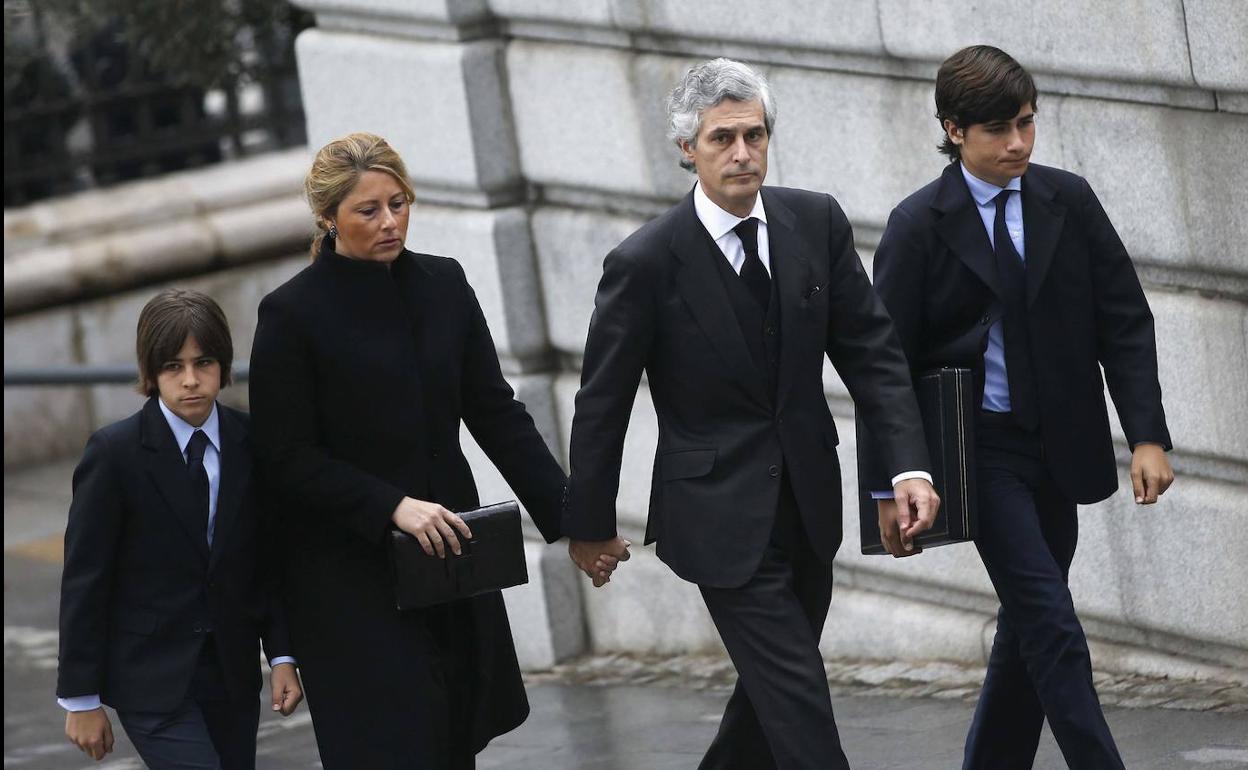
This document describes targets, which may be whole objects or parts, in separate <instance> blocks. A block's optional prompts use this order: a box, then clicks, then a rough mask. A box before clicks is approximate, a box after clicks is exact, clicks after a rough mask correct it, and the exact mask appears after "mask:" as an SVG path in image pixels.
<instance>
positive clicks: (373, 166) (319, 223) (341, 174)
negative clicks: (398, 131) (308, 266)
mask: <svg viewBox="0 0 1248 770" xmlns="http://www.w3.org/2000/svg"><path fill="white" fill-rule="evenodd" d="M365 171H381V172H383V173H386V174H389V175H390V176H392V177H394V180H395V181H396V182H398V183H399V187H401V188H403V192H404V194H406V195H407V202H408V203H411V202H413V201H414V200H416V193H415V192H414V191H413V190H412V185H411V183H409V182H408V181H407V166H405V165H403V159H402V158H400V157H399V154H398V153H397V152H395V151H394V148H393V147H391V146H390V145H389V143H387V142H386V140H385V139H382V138H381V137H380V136H377V135H376V134H369V133H364V132H362V131H361V132H357V133H354V134H347V135H346V136H344V137H342V138H341V139H335V140H334V141H332V142H330V143H329V144H327V145H325V146H324V147H322V148H321V149H320V150H319V151H318V152H317V153H316V158H315V159H314V160H313V161H312V168H311V169H310V170H309V171H308V176H307V178H306V179H304V181H303V193H304V196H305V197H306V198H307V199H308V205H309V206H311V207H312V213H313V214H315V215H316V227H317V233H316V237H315V238H313V239H312V257H313V258H315V257H316V255H317V253H318V252H319V251H320V249H321V241H323V240H325V235H326V234H327V233H328V232H329V217H330V216H332V215H333V214H334V213H335V212H336V211H338V205H339V204H340V203H342V201H343V199H344V198H346V197H347V196H348V195H350V194H351V191H352V190H354V189H355V185H356V183H358V182H359V181H360V176H361V175H362V174H363V173H364V172H365Z"/></svg>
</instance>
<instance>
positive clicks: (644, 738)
mask: <svg viewBox="0 0 1248 770" xmlns="http://www.w3.org/2000/svg"><path fill="white" fill-rule="evenodd" d="M70 470H72V464H57V465H51V466H44V467H42V468H36V469H32V470H30V471H24V472H22V473H11V474H6V476H5V502H4V509H5V510H4V517H5V533H4V545H5V551H4V767H5V768H10V767H12V768H30V770H53V769H55V770H77V768H88V767H92V768H99V769H101V770H103V769H107V770H123V768H124V769H129V768H141V767H142V764H141V763H140V762H139V761H138V759H137V757H136V755H135V753H134V750H133V749H132V748H131V746H130V744H129V742H128V741H127V740H126V738H125V735H124V732H122V731H121V730H120V729H118V725H117V722H116V719H115V717H114V718H113V726H114V729H115V731H116V736H117V746H116V749H115V751H114V752H113V753H112V754H110V755H109V756H108V758H107V759H105V760H104V761H103V762H99V763H96V762H92V761H91V760H89V759H87V758H86V757H85V756H84V755H82V754H81V753H79V752H78V750H77V749H75V748H74V747H73V746H71V745H70V744H69V743H68V742H67V741H66V740H65V738H64V735H63V731H62V730H63V725H64V715H63V712H62V711H61V710H60V708H59V707H58V706H57V705H56V702H55V695H54V688H55V678H56V644H57V635H56V612H57V607H56V603H57V591H58V589H59V581H60V549H61V539H60V532H61V529H62V528H63V526H64V510H65V506H66V505H67V504H68V494H69V493H68V474H69V471H70ZM899 672H900V673H899ZM977 676H978V672H975V671H973V670H968V669H965V668H960V667H958V666H950V665H946V664H924V665H908V666H901V665H900V664H895V665H891V666H889V665H881V664H879V663H872V664H868V663H855V662H852V661H845V662H840V661H833V662H831V663H829V677H830V678H831V680H832V682H833V693H834V697H833V702H834V705H835V708H836V714H837V723H838V725H839V726H840V730H841V735H842V738H843V740H844V744H845V751H846V754H847V755H848V756H849V758H850V762H851V764H852V765H853V766H854V767H855V768H897V769H898V770H900V769H902V768H905V769H907V770H927V769H929V768H956V767H958V766H960V762H961V753H962V741H963V738H964V736H965V734H966V729H967V726H968V724H969V721H970V717H971V711H972V708H973V704H972V703H971V702H969V701H968V698H973V695H974V688H973V686H972V687H968V686H967V685H968V682H973V681H974V679H975V678H976V677H977ZM888 677H892V678H893V679H891V680H890V679H889V678H888ZM923 677H927V680H925V681H918V680H920V679H922V678H923ZM529 679H530V684H529V697H530V701H531V703H532V707H533V713H532V715H531V716H530V718H529V720H528V721H527V722H526V723H525V724H524V725H522V726H521V727H520V728H519V729H517V730H515V731H513V732H511V733H509V734H507V735H504V736H501V737H500V738H498V739H496V740H495V741H494V743H493V744H491V745H490V746H489V747H488V748H487V749H486V750H485V751H484V752H482V753H481V754H480V755H479V756H478V761H477V766H478V767H479V768H507V769H509V770H665V769H667V768H694V767H696V766H697V763H698V760H699V759H700V757H701V752H702V751H703V750H704V749H705V748H706V746H707V745H708V744H709V743H710V741H711V738H712V737H713V736H714V734H715V730H716V727H717V724H718V719H719V715H720V713H721V711H722V709H723V704H724V702H725V700H726V699H727V696H728V690H727V687H728V685H729V684H730V682H731V670H730V668H729V667H728V666H727V664H726V662H725V661H723V660H721V659H715V658H705V657H703V658H689V659H687V660H682V659H668V660H664V661H645V660H635V659H630V658H623V657H605V658H592V659H585V660H581V661H576V662H573V663H571V664H568V665H564V666H560V667H559V668H557V669H556V670H554V671H551V672H544V673H539V674H534V675H532V676H530V677H529ZM892 681H901V682H903V684H905V686H900V685H898V686H893V685H891V684H890V682H892ZM916 681H918V684H917V685H916V684H915V682H916ZM1108 684H1111V685H1112V684H1113V683H1108ZM1137 686H1138V687H1141V688H1151V689H1150V690H1149V691H1150V692H1157V691H1158V688H1161V689H1162V690H1166V691H1167V692H1169V693H1170V694H1171V695H1174V697H1173V698H1170V699H1169V703H1170V705H1171V707H1170V708H1156V707H1154V708H1114V707H1110V708H1108V709H1107V719H1108V720H1109V723H1110V727H1111V729H1112V730H1113V733H1114V736H1115V738H1116V739H1117V741H1118V744H1119V748H1120V750H1121V751H1122V754H1123V758H1124V760H1125V761H1126V765H1127V767H1129V768H1144V769H1145V770H1177V769H1180V768H1201V769H1204V770H1223V769H1229V768H1248V708H1246V707H1245V706H1244V704H1245V703H1248V700H1245V698H1246V696H1245V692H1244V688H1243V687H1242V685H1236V686H1231V687H1228V686H1225V685H1223V686H1218V685H1215V684H1210V683H1191V684H1190V685H1188V686H1187V687H1186V689H1184V687H1182V686H1180V685H1177V684H1174V683H1158V682H1152V683H1143V684H1139V685H1136V684H1133V683H1127V684H1121V683H1119V687H1120V688H1129V687H1137ZM1176 693H1177V694H1176ZM1193 693H1195V695H1194V694H1193ZM1200 693H1205V694H1207V695H1209V697H1208V698H1206V699H1205V700H1206V701H1208V703H1204V702H1203V701H1201V700H1199V699H1198V698H1197V695H1199V694H1200ZM1122 694H1123V695H1129V692H1127V691H1126V689H1124V690H1123V693H1122ZM899 695H905V696H908V697H898V696H899ZM925 695H926V697H924V696H925ZM932 695H937V696H940V697H931V696H932ZM265 697H267V695H266V696H265ZM1108 700H1109V699H1108V698H1107V701H1108ZM1118 702H1131V699H1130V698H1129V697H1124V698H1119V699H1118ZM1136 702H1138V699H1136ZM1154 702H1156V701H1154ZM1198 709H1205V710H1198ZM1208 709H1218V710H1208ZM258 745H259V748H258V757H257V766H258V767H260V768H274V770H287V769H293V768H310V767H311V768H315V767H320V763H319V761H318V760H317V756H316V746H315V742H314V738H313V733H312V724H311V720H310V718H309V716H308V712H307V709H306V708H305V707H300V709H299V711H298V712H296V714H295V715H293V716H292V717H289V718H286V719H283V718H281V717H275V716H272V715H271V714H268V713H265V714H263V715H262V717H261V724H260V735H259V743H258ZM1065 766H1066V765H1065V762H1064V761H1063V759H1062V756H1061V754H1060V752H1059V751H1058V750H1057V747H1056V744H1055V743H1054V742H1053V740H1052V737H1051V736H1050V735H1049V734H1048V732H1047V730H1046V732H1045V735H1044V738H1043V740H1042V744H1041V749H1040V752H1039V755H1038V757H1037V760H1036V764H1035V767H1036V768H1062V767H1065Z"/></svg>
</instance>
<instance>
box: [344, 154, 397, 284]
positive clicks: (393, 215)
mask: <svg viewBox="0 0 1248 770" xmlns="http://www.w3.org/2000/svg"><path fill="white" fill-rule="evenodd" d="M410 213H411V204H410V203H408V200H407V193H405V192H404V191H403V188H402V187H400V186H399V183H398V181H396V180H395V178H394V177H392V176H390V175H389V174H387V173H385V172H384V171H371V170H370V171H365V172H364V173H363V174H361V175H360V181H358V182H356V183H355V187H354V188H352V190H351V192H350V193H348V194H347V197H345V198H343V199H342V203H339V204H338V210H337V211H335V212H334V216H333V217H332V218H331V219H330V222H332V223H333V224H334V225H336V226H337V227H338V238H337V239H336V240H335V242H334V250H335V251H337V252H338V253H339V254H341V255H342V256H344V257H351V258H352V259H363V260H368V261H370V262H393V261H394V260H395V258H396V257H398V256H399V254H400V253H401V252H402V251H403V239H404V238H406V237H407V218H408V215H409V214H410Z"/></svg>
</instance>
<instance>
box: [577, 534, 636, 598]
mask: <svg viewBox="0 0 1248 770" xmlns="http://www.w3.org/2000/svg"><path fill="white" fill-rule="evenodd" d="M630 545H632V543H630V542H628V541H627V540H625V539H624V538H622V537H620V536H619V535H616V536H615V537H613V538H611V539H610V540H569V541H568V555H569V556H571V557H572V561H574V562H576V566H578V567H580V568H581V572H584V573H585V574H586V576H588V577H589V578H590V579H591V580H593V581H594V588H601V587H602V586H604V585H606V584H607V583H609V582H610V581H611V573H612V572H614V571H615V568H616V567H618V566H619V563H620V562H622V561H628V560H629V558H630V554H629V553H628V547H629V546H630Z"/></svg>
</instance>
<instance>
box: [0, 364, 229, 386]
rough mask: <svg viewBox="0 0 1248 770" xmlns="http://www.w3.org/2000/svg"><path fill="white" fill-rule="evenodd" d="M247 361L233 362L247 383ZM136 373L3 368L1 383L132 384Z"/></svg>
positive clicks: (102, 369)
mask: <svg viewBox="0 0 1248 770" xmlns="http://www.w3.org/2000/svg"><path fill="white" fill-rule="evenodd" d="M248 369H249V367H248V365H247V364H246V363H241V364H234V367H233V369H232V376H233V379H234V382H246V381H247V375H248ZM138 379H139V373H138V370H137V369H135V368H134V367H133V366H126V365H118V366H57V367H42V366H32V367H5V369H4V386H5V387H6V388H7V387H10V386H12V387H47V386H53V385H132V384H134V383H135V382H138Z"/></svg>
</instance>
